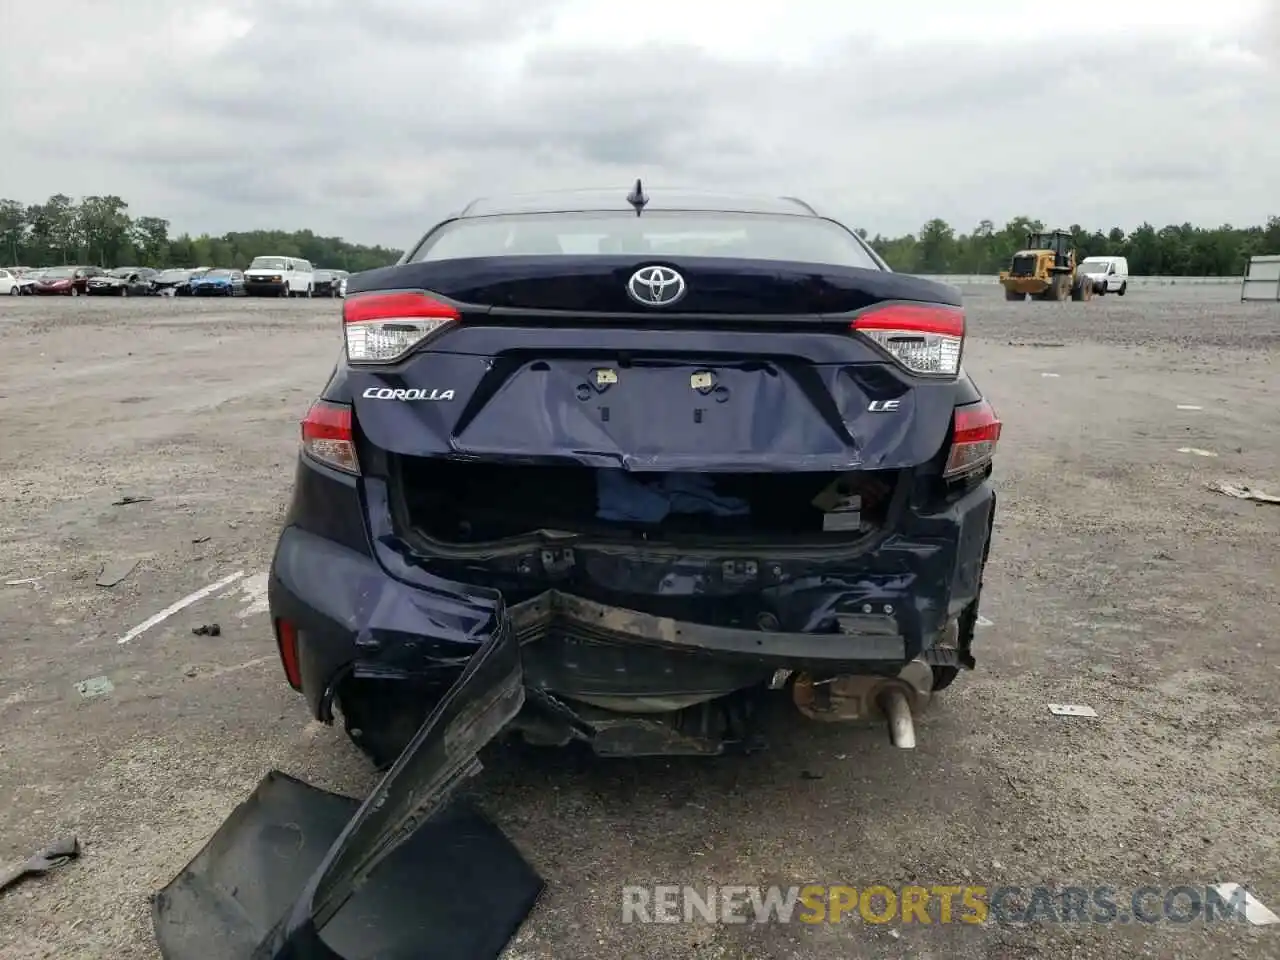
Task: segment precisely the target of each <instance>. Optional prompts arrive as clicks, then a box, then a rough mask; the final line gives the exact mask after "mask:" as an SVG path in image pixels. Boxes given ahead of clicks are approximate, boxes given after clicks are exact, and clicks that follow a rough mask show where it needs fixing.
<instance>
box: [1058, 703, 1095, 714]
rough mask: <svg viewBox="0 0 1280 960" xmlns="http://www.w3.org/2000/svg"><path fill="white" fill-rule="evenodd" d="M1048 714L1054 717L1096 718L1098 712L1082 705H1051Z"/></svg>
mask: <svg viewBox="0 0 1280 960" xmlns="http://www.w3.org/2000/svg"><path fill="white" fill-rule="evenodd" d="M1049 712H1050V713H1052V714H1053V715H1054V716H1055V717H1096V716H1097V715H1098V711H1097V710H1095V709H1093V707H1087V706H1085V705H1084V704H1083V703H1051V704H1049Z"/></svg>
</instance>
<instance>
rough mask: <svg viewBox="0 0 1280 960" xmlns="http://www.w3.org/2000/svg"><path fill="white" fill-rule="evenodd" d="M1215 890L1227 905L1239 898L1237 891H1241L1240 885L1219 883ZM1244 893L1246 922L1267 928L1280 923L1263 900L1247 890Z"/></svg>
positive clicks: (1278, 918)
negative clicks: (1233, 899) (1236, 897)
mask: <svg viewBox="0 0 1280 960" xmlns="http://www.w3.org/2000/svg"><path fill="white" fill-rule="evenodd" d="M1213 889H1215V890H1217V891H1218V896H1220V897H1221V898H1222V899H1223V900H1225V901H1226V902H1227V903H1230V902H1231V901H1232V898H1233V897H1235V896H1237V891H1239V890H1240V884H1238V883H1219V884H1217V885H1215V886H1214V888H1213ZM1243 892H1244V911H1243V912H1244V918H1245V919H1246V920H1248V921H1249V922H1250V923H1251V924H1253V925H1254V926H1255V927H1265V926H1267V925H1269V924H1272V923H1280V917H1277V916H1276V915H1275V914H1274V913H1272V912H1271V911H1270V910H1268V909H1267V908H1266V906H1265V905H1264V904H1263V903H1262V901H1261V900H1259V899H1258V898H1257V897H1255V896H1254V895H1253V894H1252V893H1249V891H1247V890H1245V891H1243Z"/></svg>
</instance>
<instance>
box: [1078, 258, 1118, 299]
mask: <svg viewBox="0 0 1280 960" xmlns="http://www.w3.org/2000/svg"><path fill="white" fill-rule="evenodd" d="M1076 272H1077V273H1087V274H1088V275H1089V276H1091V277H1093V280H1094V283H1095V284H1096V287H1095V289H1094V292H1095V293H1118V294H1120V296H1122V297H1123V296H1124V293H1125V291H1126V290H1128V289H1129V261H1128V260H1126V259H1125V258H1124V257H1085V258H1084V259H1083V260H1081V261H1080V265H1079V266H1078V267H1076Z"/></svg>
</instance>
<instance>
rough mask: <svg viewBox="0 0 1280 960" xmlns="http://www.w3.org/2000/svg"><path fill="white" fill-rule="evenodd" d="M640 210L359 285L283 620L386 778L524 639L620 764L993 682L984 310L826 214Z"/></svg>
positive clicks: (535, 215) (549, 207)
mask: <svg viewBox="0 0 1280 960" xmlns="http://www.w3.org/2000/svg"><path fill="white" fill-rule="evenodd" d="M621 199H622V198H621V197H620V196H619V197H608V198H601V199H599V200H597V201H596V202H595V205H590V204H588V203H587V201H586V200H584V199H582V195H579V196H578V197H577V198H575V199H574V200H573V201H572V203H569V204H567V205H566V202H565V201H559V202H558V203H551V202H547V203H544V204H543V205H542V206H538V205H536V204H530V203H528V202H521V203H518V204H511V205H508V206H505V207H495V206H493V205H490V206H484V205H479V204H477V205H473V206H472V207H471V208H469V209H468V210H467V211H465V212H464V213H463V214H462V215H460V216H458V217H455V218H452V219H450V220H447V221H445V222H444V223H442V224H440V225H438V226H437V227H436V228H434V229H433V230H432V231H431V232H430V233H428V234H427V236H426V237H425V238H424V239H423V240H422V242H421V243H420V244H419V245H418V246H417V247H416V248H415V249H413V250H412V251H410V252H409V253H408V254H406V255H405V257H404V258H403V259H402V261H401V262H400V263H399V264H397V265H395V266H392V267H386V268H382V269H378V270H372V271H368V272H364V273H361V274H358V275H357V276H354V277H352V278H351V279H350V281H349V288H348V291H347V299H346V300H345V301H344V304H343V307H342V326H343V330H344V337H345V352H344V356H343V357H342V359H341V360H340V361H339V362H338V364H337V365H336V367H335V369H334V371H333V373H332V375H331V377H330V379H329V382H328V383H327V385H326V386H325V388H324V390H323V391H322V393H321V395H320V398H319V399H318V400H317V401H316V403H315V405H314V406H313V407H312V408H311V410H310V412H309V413H308V414H307V416H306V418H305V420H304V421H303V424H302V449H301V453H300V457H299V461H298V466H297V474H296V481H295V489H294V494H293V501H292V505H291V508H290V510H289V513H288V516H287V518H286V521H285V525H284V529H283V531H282V533H281V535H280V539H279V542H278V545H277V549H276V553H275V558H274V561H273V566H272V572H271V577H270V581H269V593H270V603H271V611H272V618H273V623H274V626H275V630H276V639H277V644H278V648H279V652H280V656H281V659H282V663H283V666H284V671H285V675H286V678H287V680H288V682H289V683H290V684H291V685H292V686H293V687H294V688H295V689H297V690H300V691H301V692H302V693H304V694H305V696H306V698H307V700H308V703H309V706H310V709H311V710H312V712H313V714H314V715H315V716H317V717H318V718H320V719H323V720H325V721H331V720H332V718H333V704H334V702H335V700H336V701H337V703H338V705H339V707H340V710H341V713H342V714H343V715H344V718H345V722H346V726H347V729H348V732H349V733H351V735H352V736H353V738H354V739H355V740H356V742H357V743H359V744H360V745H361V746H362V747H363V748H364V749H366V750H367V751H368V752H369V753H370V754H371V755H372V756H373V757H374V759H375V760H377V761H378V762H379V763H385V762H388V761H389V760H391V759H392V758H394V756H395V754H396V752H397V751H398V750H399V748H400V747H401V746H403V744H404V742H406V741H407V739H408V737H409V736H410V735H412V733H413V732H414V730H415V729H416V728H417V723H418V721H420V720H421V719H422V716H423V715H424V712H425V710H426V709H428V708H429V707H430V706H431V704H432V702H433V697H434V696H436V695H438V693H439V691H442V690H443V689H445V688H446V687H447V686H448V685H449V684H450V683H451V682H452V680H453V679H454V678H455V677H456V676H457V674H458V671H459V670H460V669H461V668H462V666H463V665H464V664H465V663H466V662H467V660H468V658H469V657H470V656H471V654H472V653H474V651H475V650H476V649H477V648H478V647H479V645H480V644H482V643H483V642H485V640H486V639H487V638H488V637H490V636H493V635H494V634H495V632H501V631H504V630H509V631H513V632H514V633H515V634H516V635H517V636H518V637H519V639H520V643H521V651H522V661H523V670H524V676H525V685H526V688H527V689H528V691H529V703H528V705H527V706H526V709H525V711H524V713H522V715H521V720H520V725H521V727H522V729H523V730H524V732H525V735H526V736H527V737H529V738H530V739H533V740H536V741H538V742H547V743H563V742H567V741H568V740H570V739H574V738H581V739H587V740H590V741H591V743H592V745H593V747H595V749H596V750H597V752H600V753H605V754H631V755H635V754H643V753H716V752H719V751H720V750H722V749H724V748H725V747H726V745H731V744H734V743H742V742H744V741H745V740H746V739H747V734H746V732H745V726H744V725H745V723H746V720H745V718H746V716H747V715H748V714H749V713H750V711H751V705H752V704H754V703H755V702H757V699H758V697H759V696H760V694H761V692H762V691H764V690H766V689H767V688H770V687H772V688H775V689H779V688H780V689H785V690H787V691H789V692H790V693H791V695H792V697H793V698H794V700H795V703H796V705H797V706H798V707H799V708H800V709H801V710H802V712H805V713H806V714H808V715H810V716H818V717H819V718H821V719H826V718H828V716H827V715H829V714H830V712H831V710H832V709H835V710H836V711H837V712H839V708H838V707H835V708H833V707H832V701H833V697H834V696H835V695H836V693H837V692H838V691H839V690H840V689H842V688H841V687H840V686H839V684H838V683H837V681H839V682H841V683H843V682H844V681H846V680H849V679H850V678H852V680H853V681H855V682H854V686H855V687H856V686H857V683H859V682H861V681H862V680H867V681H868V682H870V683H871V686H864V687H862V688H859V689H864V692H867V694H868V696H869V695H870V693H871V692H873V691H874V690H877V689H879V687H878V686H877V685H878V684H882V683H884V682H888V681H890V680H896V679H897V678H902V677H907V676H909V677H910V683H911V685H912V686H913V687H914V688H917V689H920V690H921V691H922V695H926V696H927V694H928V693H929V692H931V691H932V690H934V689H940V688H941V687H943V686H946V685H947V684H948V683H950V682H951V680H952V679H953V678H954V676H955V675H956V672H957V671H958V670H959V669H960V668H962V667H967V666H971V665H972V662H973V661H972V656H971V652H970V643H971V640H972V637H973V627H974V624H975V622H976V618H977V608H978V600H979V594H980V589H981V581H982V571H983V568H984V565H985V562H986V554H987V548H988V543H989V540H990V534H991V525H992V518H993V515H994V505H995V495H994V492H993V490H992V487H991V485H990V483H989V480H988V477H989V473H990V469H991V459H992V455H993V453H994V448H995V445H996V442H997V440H998V438H999V434H1000V422H999V420H998V419H997V417H996V415H995V413H994V411H993V410H992V409H991V407H990V405H989V404H988V403H987V402H986V401H985V400H984V399H983V397H982V395H981V393H980V392H979V390H978V388H977V386H976V385H975V384H974V383H973V382H972V380H971V379H970V378H969V377H968V376H967V375H966V374H965V373H964V371H963V369H962V367H961V360H962V355H963V346H964V337H965V318H964V311H963V307H962V303H961V299H960V295H959V292H958V291H957V290H956V289H955V288H954V287H951V286H949V285H945V284H940V283H935V282H931V281H926V280H922V279H919V278H914V277H907V276H901V275H897V274H894V273H892V272H891V271H890V270H889V269H888V268H887V267H886V266H885V265H884V263H883V262H882V261H881V260H880V259H879V258H878V257H877V256H876V255H875V254H874V253H873V252H872V251H871V250H870V248H869V247H867V246H866V244H865V243H864V242H863V241H862V240H860V239H859V238H858V237H857V236H856V235H855V234H854V233H852V232H851V231H849V230H847V229H846V228H845V227H843V226H842V225H840V224H838V223H836V222H834V221H832V220H829V219H826V218H823V217H820V216H818V215H816V214H815V213H813V211H812V210H810V209H809V208H808V207H807V206H805V205H803V204H801V203H799V202H798V201H790V200H778V201H746V200H741V199H736V200H728V199H723V198H720V199H717V198H713V197H699V196H683V197H675V198H671V199H670V200H669V201H668V203H667V206H666V207H665V208H662V207H660V205H659V204H658V203H653V202H648V203H640V204H636V206H635V208H634V209H633V208H632V206H629V205H627V204H625V203H622V202H621ZM638 214H639V215H638ZM859 678H861V679H859ZM850 689H852V688H850ZM824 712H825V713H824Z"/></svg>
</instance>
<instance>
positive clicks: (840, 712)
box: [791, 659, 933, 750]
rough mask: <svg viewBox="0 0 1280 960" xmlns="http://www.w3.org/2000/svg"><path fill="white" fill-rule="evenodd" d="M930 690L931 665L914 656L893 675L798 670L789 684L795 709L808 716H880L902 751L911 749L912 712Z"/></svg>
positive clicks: (924, 701)
mask: <svg viewBox="0 0 1280 960" xmlns="http://www.w3.org/2000/svg"><path fill="white" fill-rule="evenodd" d="M932 693H933V669H932V668H931V667H930V666H929V664H927V663H925V662H924V661H923V660H920V659H916V660H912V661H911V662H910V663H908V664H907V665H906V666H904V667H903V668H902V669H901V670H900V671H899V672H898V674H897V676H881V675H877V674H842V675H840V676H836V677H827V678H824V679H820V680H818V679H814V677H813V676H812V675H811V674H808V673H800V674H797V675H796V678H795V682H794V683H793V684H792V687H791V696H792V699H793V700H794V702H795V705H796V708H797V709H798V710H799V711H800V712H801V713H803V714H804V715H805V716H806V717H808V718H809V719H811V720H823V721H827V722H836V721H856V720H872V719H878V720H883V721H885V722H886V724H887V726H888V729H889V741H890V742H891V743H892V744H893V745H894V746H895V747H898V748H900V749H903V750H911V749H914V748H915V745H916V729H915V720H914V716H913V715H914V714H915V713H918V712H919V711H921V710H923V709H924V707H925V706H926V705H927V704H928V702H929V698H930V696H931V695H932Z"/></svg>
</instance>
